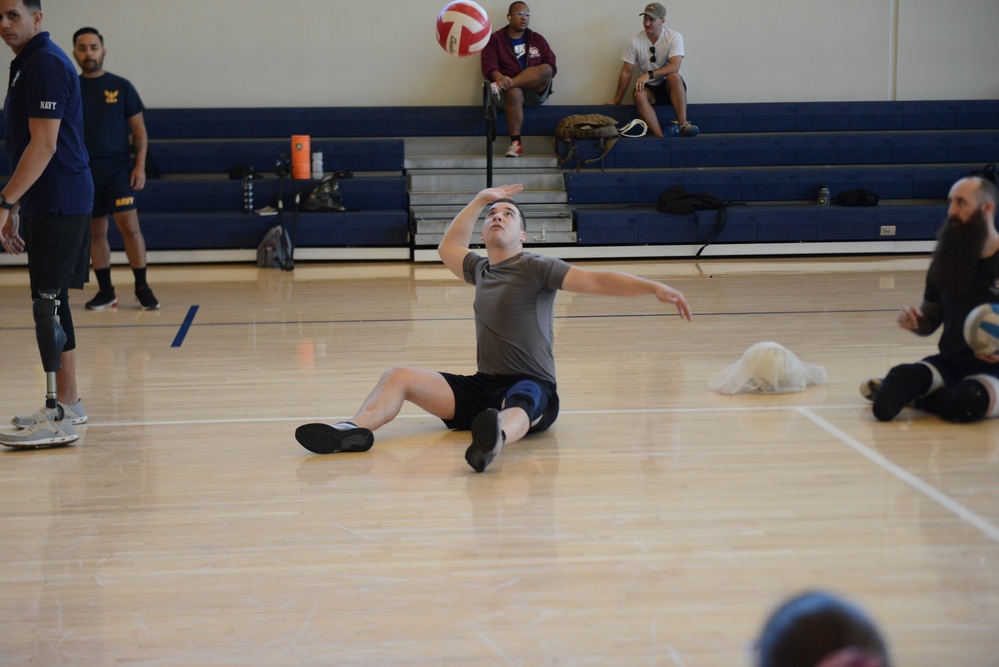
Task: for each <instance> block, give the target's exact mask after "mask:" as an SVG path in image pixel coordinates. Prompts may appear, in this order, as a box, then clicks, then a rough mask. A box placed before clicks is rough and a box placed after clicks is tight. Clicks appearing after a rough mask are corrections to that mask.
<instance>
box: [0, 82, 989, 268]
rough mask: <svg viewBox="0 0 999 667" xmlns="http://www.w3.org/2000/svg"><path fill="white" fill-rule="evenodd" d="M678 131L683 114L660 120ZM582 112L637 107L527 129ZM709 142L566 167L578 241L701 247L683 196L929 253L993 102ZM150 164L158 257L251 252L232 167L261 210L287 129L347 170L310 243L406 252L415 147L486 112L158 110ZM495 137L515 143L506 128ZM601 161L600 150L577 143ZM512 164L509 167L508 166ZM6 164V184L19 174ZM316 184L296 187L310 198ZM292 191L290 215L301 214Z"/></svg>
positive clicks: (713, 128) (705, 224)
mask: <svg viewBox="0 0 999 667" xmlns="http://www.w3.org/2000/svg"><path fill="white" fill-rule="evenodd" d="M659 112H660V118H661V120H662V121H663V122H664V123H667V122H668V121H669V120H670V119H671V118H672V110H671V109H669V108H668V107H662V108H659ZM574 113H599V114H604V115H609V116H612V117H614V118H616V119H617V120H619V121H620V122H622V123H624V122H626V121H628V120H630V119H631V118H633V116H634V107H626V106H617V107H608V106H602V105H556V104H548V105H545V106H542V107H537V108H532V109H528V110H527V114H526V117H525V127H524V134H526V135H534V136H550V135H551V134H552V131H553V129H554V127H555V125H556V124H557V122H558V121H559V120H560V119H561V118H563V117H565V116H567V115H570V114H574ZM689 116H690V118H691V119H692V120H694V122H696V123H697V124H698V125H700V127H701V129H702V134H701V135H700V136H698V137H695V138H692V139H687V138H665V139H651V138H642V139H624V140H621V141H619V142H618V144H617V145H616V146H615V148H614V150H613V151H611V153H610V154H609V155H608V156H607V158H606V159H605V160H604V161H603V164H598V165H590V166H584V167H583V168H582V169H580V170H578V171H577V170H575V164H571V165H566V166H565V168H564V172H563V173H564V178H565V184H566V190H567V195H568V201H569V203H570V205H571V206H572V207H573V208H574V209H575V210H574V217H575V225H576V232H577V236H578V243H579V244H580V245H619V246H620V245H646V244H649V245H655V244H690V243H698V242H700V241H702V240H703V239H705V238H707V237H708V236H710V233H711V230H712V229H713V228H714V225H716V224H717V216H716V214H714V213H701V214H700V215H699V216H697V220H696V221H695V219H694V216H677V215H674V214H666V213H660V212H658V211H656V210H655V203H656V201H657V198H658V195H659V193H660V192H661V191H663V190H665V189H667V188H669V187H670V186H672V185H674V184H681V185H683V186H684V187H685V188H686V189H687V190H688V191H691V192H697V191H708V192H711V193H713V194H715V195H716V196H718V197H720V198H722V199H725V200H729V201H732V202H733V206H732V207H731V208H730V210H729V212H728V223H727V225H726V228H725V230H724V231H723V232H722V235H721V236H720V237H719V238H718V239H717V242H718V243H731V244H738V243H755V244H759V243H792V242H802V241H869V240H878V239H884V230H885V228H891V229H892V230H893V236H892V240H930V239H932V238H933V237H934V235H935V232H936V229H937V227H938V226H939V224H940V221H941V220H942V218H943V211H944V210H945V208H946V205H945V199H946V196H947V191H948V188H949V187H950V184H951V183H952V182H953V181H954V180H955V179H956V178H958V177H960V176H962V175H963V174H966V173H968V171H970V170H971V169H974V168H980V167H981V166H982V165H984V164H986V163H990V162H996V161H999V100H968V101H914V102H808V103H793V102H774V103H747V104H692V105H690V108H689ZM145 120H146V125H147V128H148V130H149V135H150V137H151V141H150V157H151V164H152V166H153V167H155V169H156V170H157V171H158V172H160V174H161V178H158V179H151V180H149V182H148V183H147V186H146V189H145V191H144V192H143V193H142V198H141V203H140V213H141V218H142V221H143V230H144V233H145V236H146V241H147V245H148V246H149V248H150V249H151V250H160V249H228V248H252V247H255V246H256V244H257V243H258V242H259V240H260V238H262V236H263V234H264V232H265V231H266V229H267V228H268V227H270V226H271V225H273V224H275V218H273V217H260V216H252V215H246V214H244V213H243V212H242V211H243V194H242V184H241V182H240V181H239V180H230V179H229V178H228V171H229V169H230V168H231V167H233V166H235V165H237V164H249V165H251V166H252V167H253V168H254V169H255V170H256V171H257V172H258V173H260V174H264V175H265V177H264V178H263V179H261V180H257V181H255V182H254V195H255V201H254V206H255V207H256V208H259V207H262V206H265V205H267V204H269V203H271V202H272V201H274V200H275V198H276V197H277V195H278V190H279V188H280V181H279V179H278V178H277V176H275V175H274V173H273V169H274V165H275V162H276V160H277V157H278V156H279V155H281V154H287V153H289V149H290V137H291V135H292V134H309V135H311V136H312V149H313V150H319V151H322V152H323V155H324V168H325V171H326V172H327V173H330V172H333V171H351V172H352V173H353V174H354V178H351V179H343V180H341V181H340V183H341V188H342V190H343V195H344V204H345V205H346V206H347V208H348V211H347V212H345V213H303V214H301V215H300V217H299V221H298V228H297V233H298V238H297V242H298V245H299V246H300V247H330V246H335V247H341V246H342V247H347V246H369V247H379V246H381V247H396V248H407V247H408V246H409V243H410V240H409V239H410V233H409V205H408V199H409V197H408V193H407V189H406V175H405V166H404V165H405V158H406V156H405V141H404V138H405V137H419V136H482V135H483V134H484V132H485V117H484V113H483V110H482V109H481V108H480V107H477V106H467V107H375V108H369V107H336V108H260V109H252V108H243V109H237V108H230V109H225V108H222V109H148V110H146V113H145ZM497 131H498V133H499V135H501V136H502V135H503V134H504V133H505V132H506V127H505V120H504V118H503V116H502V115H501V116H500V117H499V119H498V127H497ZM580 152H581V153H582V154H583V155H587V154H592V155H596V154H597V152H598V146H597V142H595V141H591V142H585V141H584V142H580ZM499 159H503V158H499ZM7 171H8V170H7V168H6V159H5V157H4V154H3V153H2V152H0V172H5V173H6V172H7ZM315 184H316V182H315V181H312V180H307V181H300V182H299V186H300V187H301V188H302V189H303V190H308V189H311V188H312V187H314V185H315ZM820 184H825V185H827V186H828V187H829V188H830V190H831V192H832V194H833V196H835V195H836V194H837V193H838V192H841V191H844V190H848V189H853V188H866V189H870V190H872V191H874V192H876V193H877V194H878V195H879V196H880V197H881V203H880V204H879V205H878V206H877V207H873V208H870V209H859V208H851V209H844V208H841V207H836V206H829V207H819V206H816V205H815V198H816V194H817V190H818V186H819V185H820ZM293 196H294V195H293V192H292V188H291V184H290V183H286V184H285V190H284V193H283V201H284V207H285V211H286V215H285V217H286V219H288V221H289V222H290V211H291V209H292V206H293ZM110 236H111V240H112V244H113V247H114V248H116V249H118V248H120V247H121V240H120V239H119V238H118V236H117V231H116V230H114V228H113V226H112V230H111V233H110Z"/></svg>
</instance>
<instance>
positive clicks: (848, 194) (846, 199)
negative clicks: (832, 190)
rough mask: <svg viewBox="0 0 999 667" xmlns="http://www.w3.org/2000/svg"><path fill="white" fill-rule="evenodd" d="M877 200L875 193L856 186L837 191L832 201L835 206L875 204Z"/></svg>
mask: <svg viewBox="0 0 999 667" xmlns="http://www.w3.org/2000/svg"><path fill="white" fill-rule="evenodd" d="M878 201H879V199H878V195H877V194H876V193H874V192H871V191H870V190H864V189H863V188H858V189H856V190H846V191H844V192H841V193H839V194H838V195H836V199H834V200H833V202H832V203H833V204H834V205H836V206H877V205H878Z"/></svg>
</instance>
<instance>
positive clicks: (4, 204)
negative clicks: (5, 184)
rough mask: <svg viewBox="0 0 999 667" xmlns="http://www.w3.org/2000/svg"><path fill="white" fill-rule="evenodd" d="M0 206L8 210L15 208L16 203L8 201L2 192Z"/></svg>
mask: <svg viewBox="0 0 999 667" xmlns="http://www.w3.org/2000/svg"><path fill="white" fill-rule="evenodd" d="M0 208H5V209H7V210H8V211H10V210H11V209H13V208H14V205H13V204H11V203H10V202H9V201H7V198H6V197H4V196H3V195H2V194H0Z"/></svg>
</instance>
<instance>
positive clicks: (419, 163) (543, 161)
mask: <svg viewBox="0 0 999 667" xmlns="http://www.w3.org/2000/svg"><path fill="white" fill-rule="evenodd" d="M557 167H558V160H556V159H555V157H554V156H552V157H519V158H517V159H512V158H509V159H508V158H504V157H503V155H502V154H500V155H499V157H496V158H494V160H493V170H494V171H495V172H496V173H497V174H504V175H505V174H510V173H517V172H518V171H520V170H523V169H553V170H554V169H556V168H557ZM406 169H407V170H408V171H410V172H412V171H415V170H443V169H457V170H467V169H475V170H478V171H482V172H485V170H486V157H485V155H482V156H470V157H454V156H449V155H427V156H422V157H407V158H406Z"/></svg>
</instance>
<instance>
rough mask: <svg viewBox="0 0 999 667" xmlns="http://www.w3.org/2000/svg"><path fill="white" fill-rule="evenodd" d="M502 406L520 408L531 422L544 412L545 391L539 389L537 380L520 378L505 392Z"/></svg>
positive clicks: (546, 399)
mask: <svg viewBox="0 0 999 667" xmlns="http://www.w3.org/2000/svg"><path fill="white" fill-rule="evenodd" d="M503 407H504V409H505V408H520V409H521V410H523V411H524V412H526V413H527V416H528V417H529V418H530V420H531V422H532V423H533V422H534V420H535V419H537V418H538V417H540V416H541V415H543V414H544V413H545V409H546V408H547V407H548V397H547V396H546V395H545V392H543V391H541V387H539V386H538V383H537V382H531V381H530V380H521V381H520V382H517V383H516V384H514V385H513V386H512V387H510V390H509V391H507V392H506V396H505V397H504V399H503Z"/></svg>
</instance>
